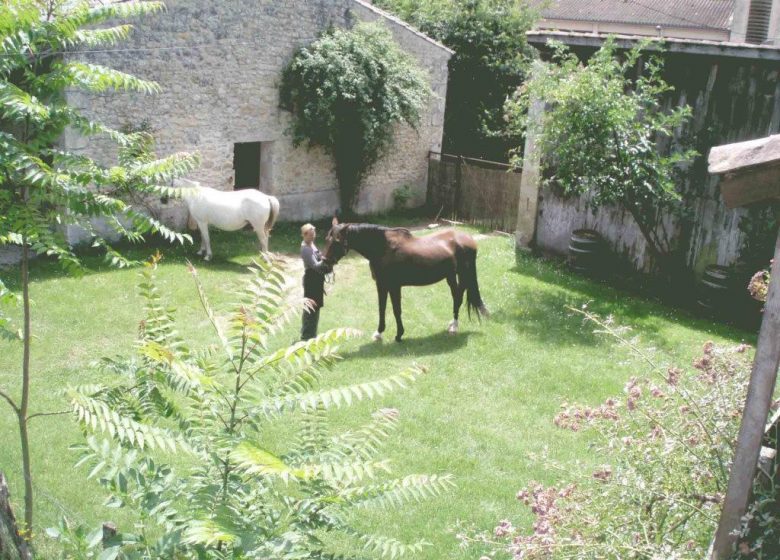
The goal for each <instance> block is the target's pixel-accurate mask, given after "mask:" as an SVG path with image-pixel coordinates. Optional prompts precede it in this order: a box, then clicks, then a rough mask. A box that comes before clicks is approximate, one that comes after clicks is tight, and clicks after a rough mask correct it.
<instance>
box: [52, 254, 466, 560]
mask: <svg viewBox="0 0 780 560" xmlns="http://www.w3.org/2000/svg"><path fill="white" fill-rule="evenodd" d="M158 260H159V256H158V257H154V258H153V259H152V260H151V261H150V262H149V264H148V265H147V267H146V268H145V270H144V271H143V272H142V281H141V284H140V288H141V292H142V295H143V298H144V300H145V309H144V318H143V320H142V321H141V326H140V330H139V339H138V343H137V345H136V351H135V356H134V357H133V358H131V359H129V360H127V359H122V360H113V359H105V360H103V362H102V370H103V371H104V372H105V374H104V378H106V379H107V380H108V382H107V383H105V384H99V385H88V386H82V387H74V388H71V389H70V390H69V391H68V395H69V398H70V401H71V405H72V407H73V411H74V413H75V416H76V418H77V419H78V422H79V424H80V426H81V427H82V428H83V430H84V431H85V433H86V434H87V438H86V444H85V445H83V446H81V447H80V450H81V459H80V461H79V464H80V465H84V466H86V467H88V468H89V469H90V471H89V477H90V478H95V479H97V480H99V482H100V483H101V484H102V485H103V486H104V487H105V488H106V489H107V491H108V492H109V494H110V496H109V502H110V503H111V505H113V506H115V507H127V508H129V509H131V510H132V512H133V513H135V514H137V521H136V524H135V528H134V530H133V531H121V532H120V533H119V534H117V535H116V536H115V537H114V538H113V539H112V540H111V541H110V542H108V543H105V546H106V549H105V551H103V552H101V550H100V547H101V542H100V539H99V538H90V536H89V535H90V533H88V532H86V531H85V530H83V529H82V528H73V527H71V526H70V525H69V524H68V523H62V524H61V526H60V528H59V529H54V530H52V531H51V534H52V535H53V536H54V537H55V538H57V539H59V540H60V541H61V543H62V544H63V547H64V557H67V558H93V557H97V556H98V554H102V555H101V556H100V558H101V559H103V558H127V559H132V558H139V559H141V558H145V559H148V558H159V559H161V560H162V559H168V558H195V557H197V558H258V559H259V558H279V559H282V558H285V559H286V558H289V559H293V558H295V559H304V558H311V559H326V558H344V559H346V558H365V557H366V556H369V557H374V558H397V557H400V556H402V555H411V556H414V554H416V553H418V552H419V551H420V550H421V548H423V547H424V546H425V544H426V543H425V541H424V540H418V541H417V542H414V543H411V544H405V543H403V542H401V541H400V540H397V539H394V538H391V537H387V536H384V535H379V534H375V533H371V532H362V531H360V530H358V529H357V528H355V526H354V525H353V523H354V519H355V517H356V516H357V515H358V514H359V512H360V511H362V510H364V509H365V508H370V507H379V508H385V509H391V508H397V507H401V506H403V505H405V504H406V503H408V502H414V501H419V500H421V499H423V498H427V497H432V496H437V495H439V494H441V493H443V492H445V491H448V490H450V489H451V488H452V487H453V481H452V478H451V477H450V476H448V475H440V476H437V475H408V476H405V477H403V478H401V479H389V478H387V477H386V474H387V473H388V472H389V470H390V467H389V461H388V460H386V459H382V458H377V456H378V454H379V452H380V451H381V448H382V446H383V444H384V442H385V441H386V440H387V438H388V437H389V436H390V434H391V433H392V432H393V431H394V430H395V429H396V426H397V424H398V420H399V414H400V413H399V411H398V410H396V409H390V408H383V409H380V410H378V411H376V412H375V413H374V414H373V415H372V418H371V419H370V420H369V421H368V422H367V423H366V424H364V425H362V426H359V427H354V426H352V427H350V428H348V429H346V430H343V431H341V432H340V433H332V432H331V430H330V429H329V423H328V415H329V411H330V410H331V409H337V408H342V407H349V406H350V405H352V404H353V403H357V402H359V401H364V400H369V399H372V398H377V397H381V396H383V395H385V394H387V393H390V392H392V391H396V390H398V389H404V388H406V387H407V386H408V385H409V384H410V383H413V382H414V381H415V380H416V379H417V378H418V377H419V376H420V375H421V374H422V373H423V370H422V369H421V368H419V367H412V368H409V369H407V370H405V371H403V372H402V373H399V374H397V375H392V376H389V377H386V378H383V379H378V380H373V381H367V382H364V383H358V384H352V385H347V386H340V387H334V388H325V389H323V388H320V382H321V381H322V380H323V379H324V378H325V377H326V376H327V374H328V372H329V370H331V369H332V367H333V366H334V365H335V364H336V362H337V361H338V356H337V354H336V351H337V349H338V344H339V343H341V342H344V341H345V340H346V339H347V338H348V337H353V336H355V335H356V334H357V333H356V332H355V331H352V330H349V329H335V330H329V331H328V332H326V333H324V334H321V335H320V336H318V337H316V338H314V339H311V340H308V341H305V342H298V343H295V344H293V345H292V346H289V347H287V346H283V347H280V348H273V347H271V346H270V345H269V343H270V341H271V340H273V337H274V334H275V333H277V332H278V331H279V330H280V329H282V328H283V327H284V326H285V324H286V323H287V319H288V318H290V317H292V316H296V317H297V314H298V312H299V308H300V306H299V305H296V304H295V302H293V303H291V302H290V301H289V297H287V293H286V290H285V276H284V273H283V271H282V270H281V269H280V268H279V267H278V266H276V265H275V264H274V263H273V262H272V261H271V260H270V259H269V258H262V259H261V260H259V261H256V262H255V264H254V265H253V266H252V267H251V275H250V276H249V278H248V279H247V281H246V283H245V286H244V288H243V289H242V290H240V291H239V292H238V293H237V294H236V297H237V301H235V303H234V304H233V305H232V306H231V310H230V312H229V313H228V314H227V315H222V314H220V313H219V312H218V311H217V310H215V309H213V308H212V307H211V305H210V304H209V302H208V300H207V298H206V294H205V290H204V289H203V287H202V286H201V284H200V283H199V282H198V279H197V273H196V271H195V269H194V268H192V267H191V268H190V271H191V272H192V274H193V276H194V278H195V283H196V285H197V289H198V294H199V297H200V302H201V304H202V307H203V311H204V312H205V316H206V317H207V318H208V322H209V324H210V326H211V329H212V331H213V335H214V344H211V345H208V346H206V347H204V348H200V349H195V348H192V347H190V345H188V344H187V343H186V341H184V340H182V339H181V338H180V336H179V335H178V332H177V329H176V326H175V323H174V318H173V311H172V310H171V309H169V307H168V306H167V305H166V303H165V301H164V300H163V299H162V295H161V293H160V291H159V289H158V287H157V281H156V278H155V266H156V263H157V262H158ZM275 430H281V434H283V435H282V436H279V435H278V434H279V432H275ZM274 433H277V436H276V437H275V436H274ZM176 459H178V461H177V460H176ZM99 533H100V529H98V530H96V531H95V532H93V533H92V534H93V535H99ZM334 534H335V535H338V537H339V538H340V539H342V540H339V539H338V538H334ZM343 539H346V542H347V543H351V545H352V549H350V548H346V549H341V551H339V548H338V547H339V546H342V547H343V546H346V545H345V544H344V542H345V541H344V540H343ZM350 550H352V552H351V551H350ZM354 550H357V551H358V552H354Z"/></svg>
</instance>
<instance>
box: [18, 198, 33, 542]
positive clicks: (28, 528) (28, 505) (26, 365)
mask: <svg viewBox="0 0 780 560" xmlns="http://www.w3.org/2000/svg"><path fill="white" fill-rule="evenodd" d="M26 195H27V192H26V189H25V198H27V196H26ZM29 268H30V246H29V245H28V244H27V237H26V236H25V237H23V238H22V301H23V305H24V357H23V360H22V401H21V403H20V405H19V410H18V412H17V415H18V417H19V436H20V438H21V443H22V469H23V472H24V524H25V528H24V529H25V534H26V535H27V538H28V539H29V538H30V535H32V529H33V488H32V468H31V465H30V438H29V435H28V430H27V419H28V418H27V416H28V414H27V412H28V410H29V404H30V343H31V337H30V330H31V329H30V275H29Z"/></svg>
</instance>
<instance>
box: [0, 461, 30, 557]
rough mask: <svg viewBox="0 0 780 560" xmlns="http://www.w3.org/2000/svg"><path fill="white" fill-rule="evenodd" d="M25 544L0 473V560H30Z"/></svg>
mask: <svg viewBox="0 0 780 560" xmlns="http://www.w3.org/2000/svg"><path fill="white" fill-rule="evenodd" d="M30 559H31V556H30V551H29V550H28V548H27V543H26V542H25V540H24V539H23V538H22V537H21V536H20V535H19V530H18V528H17V526H16V518H15V517H14V512H13V510H12V509H11V498H10V495H9V492H8V485H7V484H6V481H5V476H4V475H3V473H2V472H0V560H30Z"/></svg>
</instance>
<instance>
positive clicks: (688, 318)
mask: <svg viewBox="0 0 780 560" xmlns="http://www.w3.org/2000/svg"><path fill="white" fill-rule="evenodd" d="M510 272H511V273H515V274H517V275H518V276H522V277H525V278H529V279H533V280H536V281H538V282H543V283H544V284H547V285H548V287H549V288H552V289H549V288H548V289H547V290H546V292H545V293H540V292H536V293H528V292H527V291H525V292H524V291H523V289H518V290H517V292H516V293H515V294H512V297H514V298H515V300H514V301H515V304H514V305H513V306H511V311H504V312H503V313H502V312H499V313H497V314H496V320H498V321H503V322H506V323H507V324H513V325H517V328H518V329H527V332H529V333H530V334H532V335H533V336H535V337H537V338H538V339H539V340H541V341H543V342H551V343H557V342H568V343H574V344H597V343H598V342H599V341H600V340H603V337H602V336H600V335H594V334H593V333H592V332H591V331H593V330H594V329H595V328H597V326H596V325H595V324H587V323H585V324H584V323H583V319H584V318H583V317H582V316H581V315H579V314H578V313H575V312H574V311H572V310H570V309H567V307H575V308H581V307H582V306H583V305H585V304H587V307H588V310H589V311H591V312H593V313H595V314H597V315H599V316H600V317H602V318H605V317H608V316H615V317H617V319H618V324H620V325H624V326H629V327H632V328H633V329H635V330H636V332H638V333H641V334H642V335H643V337H646V338H647V340H648V341H649V342H652V343H653V344H656V345H658V346H659V347H661V348H664V349H667V350H673V349H674V348H673V345H672V344H671V342H669V341H668V340H667V339H666V338H665V337H664V336H663V335H662V334H661V330H662V329H665V328H666V325H667V324H668V323H669V322H674V323H675V324H677V325H679V326H681V327H684V328H689V329H695V330H699V331H709V332H710V333H711V334H712V335H714V336H718V337H722V338H725V339H727V340H732V341H734V342H735V343H737V342H742V341H747V342H749V343H755V340H756V332H754V331H753V332H751V331H750V330H745V329H742V328H740V327H738V326H734V325H729V324H725V323H722V322H717V321H714V320H712V319H710V318H705V317H700V316H696V315H694V314H693V313H692V311H691V310H690V309H687V308H685V307H682V308H681V307H677V306H674V307H673V306H670V305H668V304H666V303H665V302H663V301H661V300H659V299H657V298H656V299H651V298H649V297H647V295H645V294H642V293H637V292H636V291H635V290H630V289H626V288H625V287H620V286H618V287H616V286H615V285H614V284H612V283H609V282H607V281H605V280H597V279H592V278H587V277H584V276H581V275H578V274H576V273H573V272H571V271H569V270H568V269H566V267H565V265H563V264H562V263H558V262H553V261H550V260H542V259H539V258H538V257H530V256H525V255H519V256H518V258H517V261H516V264H515V266H514V267H513V268H512V269H511V270H510ZM526 290H527V288H526ZM591 327H592V328H591Z"/></svg>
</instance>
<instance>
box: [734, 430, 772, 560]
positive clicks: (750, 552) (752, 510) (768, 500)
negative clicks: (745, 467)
mask: <svg viewBox="0 0 780 560" xmlns="http://www.w3.org/2000/svg"><path fill="white" fill-rule="evenodd" d="M768 439H769V442H768V445H767V447H769V448H770V449H774V450H775V451H778V450H780V442H778V427H777V425H775V427H774V428H773V429H772V430H770V433H769V437H768ZM762 462H763V461H762ZM759 468H760V470H759V471H758V473H759V474H758V475H757V476H756V479H755V482H754V484H753V492H752V494H751V500H750V503H749V504H748V508H747V512H746V513H745V515H744V516H743V517H742V524H741V530H740V537H739V540H738V544H737V548H736V551H735V553H734V555H733V556H732V558H734V560H771V559H773V558H780V458H779V457H778V456H777V454H775V456H774V457H772V458H769V459H767V461H766V463H764V464H763V465H760V466H759Z"/></svg>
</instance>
